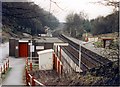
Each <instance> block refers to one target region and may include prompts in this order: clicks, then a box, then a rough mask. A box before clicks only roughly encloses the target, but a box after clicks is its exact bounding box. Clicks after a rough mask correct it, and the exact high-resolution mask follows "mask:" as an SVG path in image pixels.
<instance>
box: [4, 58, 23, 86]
mask: <svg viewBox="0 0 120 87" xmlns="http://www.w3.org/2000/svg"><path fill="white" fill-rule="evenodd" d="M9 59H10V67H12V69H11V71H10V72H9V74H8V75H7V77H6V79H5V80H4V82H3V84H2V85H24V83H23V71H24V66H25V59H24V58H9Z"/></svg>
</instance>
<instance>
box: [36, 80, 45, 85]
mask: <svg viewBox="0 0 120 87" xmlns="http://www.w3.org/2000/svg"><path fill="white" fill-rule="evenodd" d="M34 81H35V82H36V83H38V84H40V85H43V84H42V83H40V82H39V81H37V80H36V79H34Z"/></svg>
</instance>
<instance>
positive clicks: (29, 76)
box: [25, 59, 44, 86]
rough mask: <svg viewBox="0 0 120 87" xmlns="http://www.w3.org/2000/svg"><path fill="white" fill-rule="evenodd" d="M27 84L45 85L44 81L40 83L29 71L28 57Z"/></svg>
mask: <svg viewBox="0 0 120 87" xmlns="http://www.w3.org/2000/svg"><path fill="white" fill-rule="evenodd" d="M25 69H26V85H28V86H35V85H36V84H35V83H37V84H38V85H40V86H44V85H43V84H42V83H40V82H39V81H38V80H36V79H35V78H34V76H32V75H31V74H30V73H29V71H28V59H26V68H25ZM30 70H31V69H30Z"/></svg>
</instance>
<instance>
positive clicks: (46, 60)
mask: <svg viewBox="0 0 120 87" xmlns="http://www.w3.org/2000/svg"><path fill="white" fill-rule="evenodd" d="M39 69H40V70H52V69H53V52H47V53H43V54H40V55H39Z"/></svg>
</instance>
